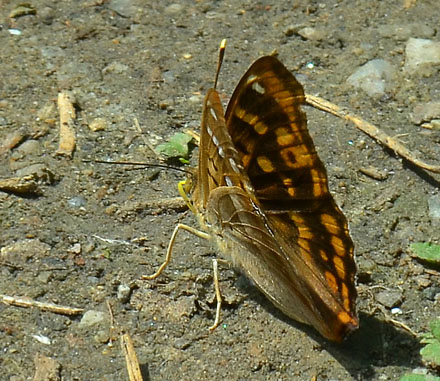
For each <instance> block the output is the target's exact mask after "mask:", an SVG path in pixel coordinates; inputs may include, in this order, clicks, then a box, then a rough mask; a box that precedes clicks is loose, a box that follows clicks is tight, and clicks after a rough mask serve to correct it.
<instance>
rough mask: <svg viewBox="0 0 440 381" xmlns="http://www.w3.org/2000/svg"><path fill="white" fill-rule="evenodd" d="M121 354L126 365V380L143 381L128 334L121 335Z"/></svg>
mask: <svg viewBox="0 0 440 381" xmlns="http://www.w3.org/2000/svg"><path fill="white" fill-rule="evenodd" d="M121 347H122V352H124V355H125V363H126V365H127V372H128V378H129V379H130V381H143V377H142V373H141V368H140V366H139V361H138V359H137V356H136V351H135V349H134V345H133V341H132V340H131V338H130V335H129V334H128V333H124V334H123V335H121Z"/></svg>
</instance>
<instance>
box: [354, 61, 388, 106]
mask: <svg viewBox="0 0 440 381" xmlns="http://www.w3.org/2000/svg"><path fill="white" fill-rule="evenodd" d="M395 72H396V71H395V69H394V67H393V66H392V65H391V64H390V63H389V62H387V61H385V60H382V59H375V60H372V61H369V62H367V63H366V64H364V65H362V66H361V67H359V68H358V69H357V70H356V71H355V72H354V73H353V74H352V75H350V76H349V77H348V78H347V83H348V84H349V85H351V86H353V87H355V88H360V89H362V90H364V91H365V92H366V93H367V94H368V95H369V96H370V97H374V98H380V97H381V96H383V95H385V93H386V92H387V91H389V90H390V89H391V86H392V80H393V77H394V75H395Z"/></svg>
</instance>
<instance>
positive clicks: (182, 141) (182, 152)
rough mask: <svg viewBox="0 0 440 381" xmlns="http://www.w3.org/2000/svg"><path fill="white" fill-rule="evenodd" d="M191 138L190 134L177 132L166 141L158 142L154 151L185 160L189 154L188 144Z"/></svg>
mask: <svg viewBox="0 0 440 381" xmlns="http://www.w3.org/2000/svg"><path fill="white" fill-rule="evenodd" d="M191 140H192V136H190V135H187V134H184V133H182V132H178V133H176V134H174V135H173V136H172V137H171V138H170V140H168V142H167V143H163V144H159V145H158V146H157V147H156V152H158V153H160V154H164V155H165V156H168V157H175V158H179V160H181V159H183V160H185V159H187V158H188V155H189V147H188V144H189V142H190V141H191ZM181 161H182V160H181Z"/></svg>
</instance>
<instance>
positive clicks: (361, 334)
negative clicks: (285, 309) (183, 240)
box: [238, 282, 422, 380]
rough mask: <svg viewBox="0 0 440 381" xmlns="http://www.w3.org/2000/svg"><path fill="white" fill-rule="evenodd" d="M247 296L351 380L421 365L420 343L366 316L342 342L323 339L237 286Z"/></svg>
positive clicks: (250, 287)
mask: <svg viewBox="0 0 440 381" xmlns="http://www.w3.org/2000/svg"><path fill="white" fill-rule="evenodd" d="M238 287H239V288H240V289H242V290H243V291H244V292H246V293H247V294H248V297H249V298H250V299H252V300H254V301H255V302H256V303H257V304H259V305H261V306H262V307H263V308H264V309H265V310H266V311H267V312H269V313H270V314H271V315H272V316H274V317H275V318H277V319H279V320H282V321H284V322H285V323H286V324H288V325H290V326H291V327H292V329H299V330H301V331H303V332H305V333H306V334H307V335H308V336H309V337H310V338H312V339H313V340H314V341H315V342H316V343H317V344H318V347H320V349H321V350H324V351H327V352H328V353H330V354H331V356H332V357H333V358H335V359H336V360H337V361H338V362H339V363H340V364H341V365H342V366H343V367H344V368H345V369H346V370H347V372H349V373H350V374H351V375H352V376H353V378H354V379H362V380H376V379H377V374H376V370H377V369H378V368H384V367H388V366H397V367H408V368H416V367H419V366H422V362H421V359H420V354H419V351H420V348H421V345H420V342H419V341H418V340H417V339H416V338H415V337H414V336H413V335H411V334H410V333H408V332H406V331H404V330H403V329H400V328H397V327H395V326H394V325H393V324H392V323H390V322H386V321H384V320H381V319H379V318H376V317H374V316H371V315H368V314H366V313H362V312H360V313H359V322H360V324H359V329H358V330H356V331H355V332H353V333H351V334H350V335H349V336H348V337H347V338H346V339H345V340H344V341H343V342H342V343H333V342H330V341H328V340H327V339H325V338H323V337H322V336H321V335H320V334H319V333H318V332H317V331H315V330H314V329H313V328H312V327H310V326H308V325H305V324H301V323H298V322H296V321H294V320H292V319H290V318H289V317H287V316H286V315H284V314H283V313H282V312H281V311H280V310H278V309H277V308H276V307H275V306H273V305H272V303H271V302H270V301H269V300H267V299H266V298H265V296H264V295H263V294H262V293H261V292H260V291H259V290H258V289H257V288H256V287H255V286H254V285H251V284H249V283H248V284H247V285H245V284H243V283H242V282H241V285H238Z"/></svg>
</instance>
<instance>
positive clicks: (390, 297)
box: [376, 290, 403, 308]
mask: <svg viewBox="0 0 440 381" xmlns="http://www.w3.org/2000/svg"><path fill="white" fill-rule="evenodd" d="M402 299H403V294H402V291H400V290H385V291H380V292H378V293H377V294H376V301H377V302H378V303H380V304H382V305H383V306H385V307H387V308H393V307H395V306H397V305H399V304H400V303H402Z"/></svg>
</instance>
